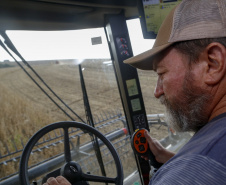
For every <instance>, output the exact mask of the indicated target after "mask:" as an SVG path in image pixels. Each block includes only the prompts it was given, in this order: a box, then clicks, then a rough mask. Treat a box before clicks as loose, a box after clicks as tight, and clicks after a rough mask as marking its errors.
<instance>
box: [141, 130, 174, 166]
mask: <svg viewBox="0 0 226 185" xmlns="http://www.w3.org/2000/svg"><path fill="white" fill-rule="evenodd" d="M144 136H145V138H146V140H147V141H148V144H149V148H150V150H151V151H152V153H153V155H154V156H155V159H156V161H158V162H159V163H163V164H164V163H165V162H167V161H168V160H169V159H170V158H172V157H173V156H174V155H175V154H174V153H173V152H170V151H168V150H166V149H165V148H164V147H163V146H162V145H161V143H160V142H159V141H158V140H157V139H155V138H152V137H151V136H150V134H149V133H148V131H145V132H144ZM143 158H144V159H145V160H148V157H143Z"/></svg>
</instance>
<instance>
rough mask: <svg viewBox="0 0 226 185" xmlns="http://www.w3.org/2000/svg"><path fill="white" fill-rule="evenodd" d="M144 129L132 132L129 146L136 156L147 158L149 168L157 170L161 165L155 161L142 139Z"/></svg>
mask: <svg viewBox="0 0 226 185" xmlns="http://www.w3.org/2000/svg"><path fill="white" fill-rule="evenodd" d="M145 130H146V129H143V128H142V129H139V130H137V131H136V132H134V134H133V136H132V139H131V145H132V148H133V150H134V151H135V153H136V154H137V155H138V156H147V157H148V158H149V160H150V164H151V166H153V167H154V168H156V169H158V168H160V167H161V166H162V165H163V164H162V163H159V162H157V161H156V159H155V156H154V155H153V153H152V152H151V150H150V148H149V144H148V142H147V140H146V138H145V137H144V131H145Z"/></svg>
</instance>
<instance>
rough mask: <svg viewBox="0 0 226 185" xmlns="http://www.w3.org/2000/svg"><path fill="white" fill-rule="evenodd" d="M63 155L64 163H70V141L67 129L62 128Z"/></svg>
mask: <svg viewBox="0 0 226 185" xmlns="http://www.w3.org/2000/svg"><path fill="white" fill-rule="evenodd" d="M64 154H65V162H70V161H71V150H70V139H69V133H68V128H67V127H66V128H64Z"/></svg>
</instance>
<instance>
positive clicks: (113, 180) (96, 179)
mask: <svg viewBox="0 0 226 185" xmlns="http://www.w3.org/2000/svg"><path fill="white" fill-rule="evenodd" d="M82 178H83V180H85V181H92V182H107V183H116V181H117V178H110V177H104V176H97V175H91V174H85V173H84V174H82Z"/></svg>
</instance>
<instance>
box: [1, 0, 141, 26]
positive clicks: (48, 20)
mask: <svg viewBox="0 0 226 185" xmlns="http://www.w3.org/2000/svg"><path fill="white" fill-rule="evenodd" d="M136 2H137V0H80V1H78V0H19V1H18V0H1V1H0V30H74V29H85V28H97V27H103V26H104V16H105V15H109V14H119V13H121V12H124V14H125V17H126V18H127V19H130V18H135V17H138V10H137V4H136Z"/></svg>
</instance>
